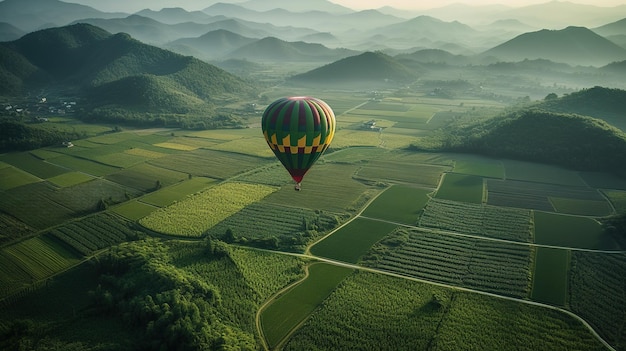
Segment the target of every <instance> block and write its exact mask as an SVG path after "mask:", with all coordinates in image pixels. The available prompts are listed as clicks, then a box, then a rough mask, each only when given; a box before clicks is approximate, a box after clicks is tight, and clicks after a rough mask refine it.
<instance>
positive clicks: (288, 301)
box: [261, 263, 352, 348]
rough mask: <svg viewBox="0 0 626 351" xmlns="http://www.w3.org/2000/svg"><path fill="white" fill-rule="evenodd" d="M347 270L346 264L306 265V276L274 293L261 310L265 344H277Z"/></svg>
mask: <svg viewBox="0 0 626 351" xmlns="http://www.w3.org/2000/svg"><path fill="white" fill-rule="evenodd" d="M350 273H352V270H351V269H349V268H344V267H339V266H334V265H329V264H323V263H318V264H314V265H311V266H309V276H308V277H307V278H306V279H305V280H304V281H302V283H300V284H298V285H296V286H295V287H293V288H292V289H290V290H289V291H287V292H285V293H284V294H282V295H280V296H278V297H277V298H276V299H275V300H273V301H272V302H271V304H270V305H269V306H267V307H266V308H265V309H264V310H263V311H262V312H261V326H262V327H263V334H264V336H265V338H266V340H267V343H268V344H269V346H270V347H271V348H274V347H275V346H277V345H278V343H279V342H280V341H281V340H282V339H283V338H284V337H285V336H287V334H288V333H289V332H290V331H291V330H292V329H293V328H295V327H296V326H297V325H298V324H299V323H300V322H302V321H303V320H305V319H306V318H307V317H308V316H309V315H310V314H311V312H313V311H314V310H315V309H316V308H317V307H318V306H319V305H320V304H321V303H322V302H323V301H324V299H326V297H328V295H330V294H331V292H332V291H333V290H335V288H336V287H337V285H338V284H339V283H340V282H341V281H342V280H343V279H344V278H345V277H347V276H348V275H349V274H350Z"/></svg>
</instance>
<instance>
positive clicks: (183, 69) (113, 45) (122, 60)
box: [0, 24, 254, 112]
mask: <svg viewBox="0 0 626 351" xmlns="http://www.w3.org/2000/svg"><path fill="white" fill-rule="evenodd" d="M0 76H1V77H3V78H5V82H7V83H8V84H3V85H2V90H3V91H0V93H1V94H9V95H11V94H15V93H19V92H20V91H22V90H33V89H35V88H37V87H42V88H46V87H47V88H54V87H59V88H61V89H62V90H64V91H66V92H67V93H70V92H72V93H73V94H76V95H77V96H79V97H82V98H85V99H86V100H87V101H89V104H91V105H92V106H96V105H102V104H109V105H110V104H112V105H119V106H126V107H131V108H142V110H143V111H172V112H173V111H177V112H180V111H181V110H189V109H193V108H194V106H195V107H201V106H202V105H205V104H210V102H211V101H212V100H213V99H215V98H218V97H220V96H225V95H229V94H239V95H241V94H252V93H253V91H254V90H253V89H254V88H253V87H252V86H251V85H250V82H244V81H243V80H242V79H240V78H238V77H236V76H234V75H232V74H230V73H227V72H225V71H223V70H222V69H220V68H217V67H215V66H213V65H210V64H207V63H205V62H203V61H200V60H198V59H195V58H193V57H189V56H181V55H179V54H176V53H173V52H171V51H167V50H163V49H160V48H157V47H154V46H150V45H147V44H144V43H141V42H139V41H137V40H135V39H133V38H131V37H130V36H128V35H127V34H115V35H112V34H111V33H109V32H107V31H105V30H103V29H101V28H98V27H94V26H92V25H89V24H75V25H71V26H66V27H60V28H52V29H46V30H41V31H36V32H33V33H30V34H27V35H25V36H23V37H22V38H20V39H18V40H15V41H11V42H5V43H0ZM10 90H12V91H10Z"/></svg>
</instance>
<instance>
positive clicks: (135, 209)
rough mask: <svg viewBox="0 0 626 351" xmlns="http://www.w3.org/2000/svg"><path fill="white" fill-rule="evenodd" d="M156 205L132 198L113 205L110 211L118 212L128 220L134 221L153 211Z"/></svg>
mask: <svg viewBox="0 0 626 351" xmlns="http://www.w3.org/2000/svg"><path fill="white" fill-rule="evenodd" d="M157 208H158V207H156V206H154V205H150V204H147V203H145V202H142V201H137V200H132V201H127V202H124V203H123V204H121V205H118V206H115V207H114V208H112V209H111V211H113V212H115V213H117V214H119V215H120V216H122V217H124V218H128V219H130V220H133V221H136V220H139V219H141V218H143V217H145V216H147V215H149V214H150V213H152V212H153V211H155V210H156V209H157Z"/></svg>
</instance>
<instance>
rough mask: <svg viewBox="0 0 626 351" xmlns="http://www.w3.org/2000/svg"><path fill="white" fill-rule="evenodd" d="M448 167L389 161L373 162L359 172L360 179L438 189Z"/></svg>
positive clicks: (378, 160) (357, 174) (379, 160)
mask: <svg viewBox="0 0 626 351" xmlns="http://www.w3.org/2000/svg"><path fill="white" fill-rule="evenodd" d="M446 170H447V167H444V166H438V165H429V164H410V163H404V162H397V161H388V160H381V159H377V160H373V161H370V162H368V163H367V164H365V165H363V167H362V168H360V169H359V170H358V172H357V173H356V176H357V177H358V178H364V179H370V180H378V181H392V182H406V183H411V184H415V185H421V186H426V187H433V188H435V187H437V184H439V179H440V178H441V176H442V174H443V173H444V172H445V171H446Z"/></svg>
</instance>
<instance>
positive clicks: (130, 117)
mask: <svg viewBox="0 0 626 351" xmlns="http://www.w3.org/2000/svg"><path fill="white" fill-rule="evenodd" d="M205 112H206V113H204V112H202V111H196V112H194V113H193V114H176V113H166V112H145V111H138V110H133V109H127V108H123V107H119V106H103V107H96V108H94V109H93V110H91V111H90V112H87V113H85V114H84V115H81V116H79V118H81V120H83V121H84V122H89V123H114V124H123V125H130V126H136V127H169V128H183V129H193V130H205V129H217V128H244V127H245V123H244V121H243V120H242V119H241V118H240V117H237V116H233V115H230V114H224V113H218V114H215V113H214V112H210V111H205Z"/></svg>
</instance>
